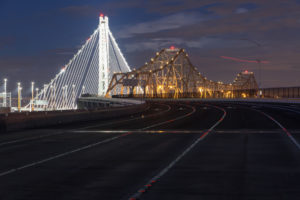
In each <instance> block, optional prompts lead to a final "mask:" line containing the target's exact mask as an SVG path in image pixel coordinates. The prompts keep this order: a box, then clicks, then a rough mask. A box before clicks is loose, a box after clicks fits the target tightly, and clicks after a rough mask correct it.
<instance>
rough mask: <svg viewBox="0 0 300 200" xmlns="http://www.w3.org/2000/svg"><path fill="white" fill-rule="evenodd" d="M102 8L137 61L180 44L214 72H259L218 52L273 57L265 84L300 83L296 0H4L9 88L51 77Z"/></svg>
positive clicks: (214, 75)
mask: <svg viewBox="0 0 300 200" xmlns="http://www.w3.org/2000/svg"><path fill="white" fill-rule="evenodd" d="M100 12H103V13H104V14H106V15H108V17H109V20H110V29H111V30H112V32H113V34H114V36H115V38H116V39H117V42H118V43H119V45H120V48H121V50H122V51H123V54H124V55H125V57H126V59H127V61H128V63H129V65H130V66H131V67H132V68H138V67H139V66H141V65H142V64H143V63H144V62H146V61H148V60H149V58H150V57H152V56H153V55H154V53H155V52H156V51H157V50H160V49H161V48H166V47H169V46H170V45H175V46H178V47H183V48H185V49H186V50H187V51H188V53H189V55H190V59H191V60H192V62H193V64H194V65H195V66H197V67H198V69H199V71H200V72H201V73H203V74H205V75H206V76H207V77H208V78H210V79H212V80H216V81H219V80H220V81H223V82H231V81H232V79H233V78H234V76H235V75H236V74H237V73H238V72H240V71H241V70H245V69H248V70H251V71H254V72H255V73H256V74H257V73H258V71H257V69H258V65H257V64H251V63H238V62H234V61H230V60H224V59H222V58H220V56H229V57H237V58H241V59H250V60H251V59H254V60H255V59H262V60H268V61H269V62H270V63H269V64H264V65H262V69H263V70H262V79H263V80H262V86H264V87H272V86H300V78H299V77H300V56H299V55H300V1H297V0H285V1H282V0H263V1H262V0H251V1H250V0H249V1H247V0H240V1H239V0H151V1H143V0H128V1H126V0H110V1H102V0H97V1H96V0H63V1H62V0H51V1H41V0H26V1H24V0H0V69H1V73H0V78H1V79H2V78H4V77H7V78H9V86H10V88H15V86H16V82H17V81H20V82H22V83H23V85H25V86H24V87H25V88H26V87H28V88H29V84H30V82H31V81H32V80H35V81H36V82H38V84H39V85H40V86H41V85H42V84H43V83H47V82H49V80H50V79H51V78H52V77H53V76H54V75H55V74H56V73H57V72H58V71H59V69H60V68H61V66H63V65H65V64H66V63H67V62H68V60H69V59H71V58H72V55H73V54H74V53H75V52H76V51H77V50H78V48H79V47H80V46H81V45H82V44H83V43H84V42H85V40H86V39H87V38H88V37H89V35H90V34H91V33H92V32H93V31H94V29H96V28H97V25H98V16H99V13H100ZM255 43H259V44H260V46H258V45H256V44H255ZM25 91H26V90H25ZM28 91H29V89H28Z"/></svg>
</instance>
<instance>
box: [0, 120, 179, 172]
mask: <svg viewBox="0 0 300 200" xmlns="http://www.w3.org/2000/svg"><path fill="white" fill-rule="evenodd" d="M176 120H177V119H176ZM160 124H161V123H158V124H157V126H159V125H160ZM130 134H132V133H131V132H127V133H124V134H122V135H119V136H115V137H112V138H108V139H105V140H102V141H99V142H96V143H93V144H89V145H86V146H84V147H81V148H77V149H74V150H71V151H67V152H65V153H61V154H58V155H55V156H52V157H49V158H46V159H43V160H40V161H36V162H33V163H30V164H26V165H23V166H21V167H17V168H13V169H10V170H7V171H5V172H2V173H0V177H2V176H4V175H8V174H11V173H14V172H17V171H20V170H22V169H26V168H29V167H33V166H36V165H39V164H42V163H45V162H47V161H51V160H54V159H56V158H61V157H63V156H67V155H70V154H73V153H76V152H79V151H82V150H86V149H89V148H92V147H95V146H97V145H99V144H103V143H107V142H110V141H113V140H116V139H118V138H120V137H124V136H127V135H130Z"/></svg>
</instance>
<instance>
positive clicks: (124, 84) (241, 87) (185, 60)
mask: <svg viewBox="0 0 300 200" xmlns="http://www.w3.org/2000/svg"><path fill="white" fill-rule="evenodd" d="M257 92H258V85H257V82H256V80H255V77H254V74H253V72H248V71H244V72H241V73H239V74H238V75H237V77H236V78H235V79H234V81H233V82H232V83H230V84H225V83H222V82H215V81H212V80H208V79H207V78H206V77H205V76H203V75H202V74H201V73H200V72H199V71H198V70H197V68H196V67H195V66H194V65H193V64H192V63H191V61H190V59H189V57H188V54H187V53H186V52H185V50H184V49H178V48H175V47H171V48H169V49H163V50H161V51H160V52H157V53H156V56H155V57H154V58H151V60H150V61H149V63H145V65H144V66H142V67H141V68H139V69H137V70H133V71H131V72H127V73H115V74H114V75H113V76H112V79H111V81H110V84H109V87H108V90H107V92H106V96H107V97H109V96H114V95H117V96H132V97H146V98H157V97H158V98H180V97H200V98H236V97H253V96H256V95H257Z"/></svg>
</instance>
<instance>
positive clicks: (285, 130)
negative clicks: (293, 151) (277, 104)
mask: <svg viewBox="0 0 300 200" xmlns="http://www.w3.org/2000/svg"><path fill="white" fill-rule="evenodd" d="M254 110H255V109H254ZM256 111H257V112H259V113H261V114H263V115H265V116H266V117H268V118H269V119H271V120H272V121H273V122H275V123H276V124H277V125H278V126H279V127H280V128H281V129H282V130H283V131H284V132H285V133H286V135H287V136H288V137H289V138H290V140H291V141H292V142H293V143H294V144H295V145H296V146H297V147H298V149H299V150H300V144H299V143H298V142H297V140H296V139H295V138H294V137H293V136H292V134H291V133H290V132H289V131H288V130H287V129H286V128H285V127H284V126H283V125H282V124H280V123H279V122H278V121H277V120H276V119H274V118H273V117H271V116H270V115H268V114H267V113H265V112H263V111H261V110H256Z"/></svg>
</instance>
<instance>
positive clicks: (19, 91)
mask: <svg viewBox="0 0 300 200" xmlns="http://www.w3.org/2000/svg"><path fill="white" fill-rule="evenodd" d="M21 89H22V88H21V83H20V82H18V111H19V112H21Z"/></svg>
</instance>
